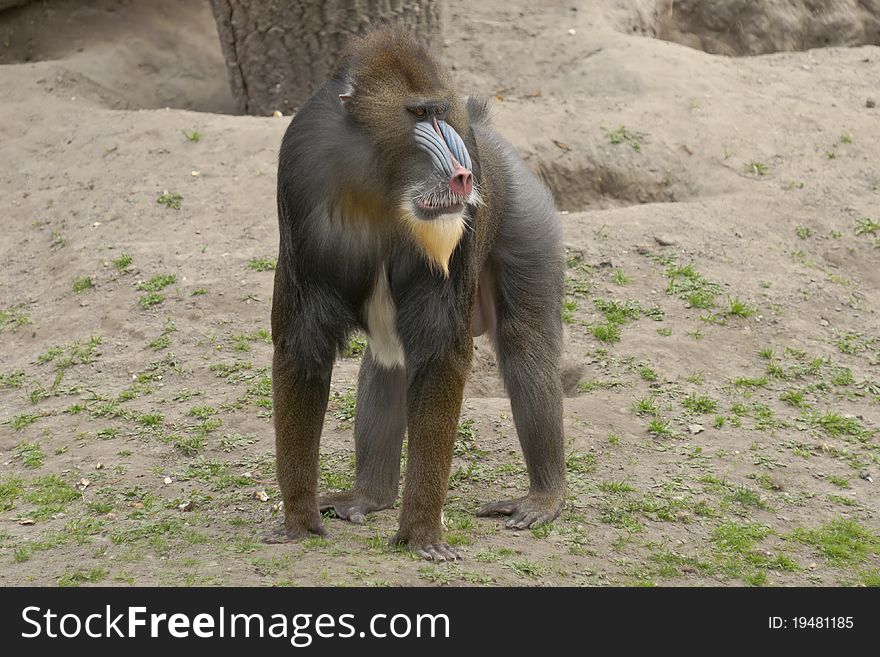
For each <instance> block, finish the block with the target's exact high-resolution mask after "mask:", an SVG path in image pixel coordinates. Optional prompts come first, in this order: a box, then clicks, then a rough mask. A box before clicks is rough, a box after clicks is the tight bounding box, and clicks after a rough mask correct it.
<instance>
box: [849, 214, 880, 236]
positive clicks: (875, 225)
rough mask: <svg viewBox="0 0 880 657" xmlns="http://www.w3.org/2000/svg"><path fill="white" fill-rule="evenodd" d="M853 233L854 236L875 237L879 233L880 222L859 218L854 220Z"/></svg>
mask: <svg viewBox="0 0 880 657" xmlns="http://www.w3.org/2000/svg"><path fill="white" fill-rule="evenodd" d="M853 231H854V232H855V234H856V235H876V234H877V233H880V221H874V220H873V219H871V218H869V217H859V218H858V219H856V225H855V228H853Z"/></svg>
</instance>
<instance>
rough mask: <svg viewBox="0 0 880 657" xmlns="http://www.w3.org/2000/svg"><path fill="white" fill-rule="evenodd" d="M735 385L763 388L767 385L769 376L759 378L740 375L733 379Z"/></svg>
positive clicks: (738, 386)
mask: <svg viewBox="0 0 880 657" xmlns="http://www.w3.org/2000/svg"><path fill="white" fill-rule="evenodd" d="M733 385H734V386H736V387H737V388H746V389H749V388H763V387H765V386H766V385H767V377H766V376H761V377H757V378H749V377H740V378H738V379H734V380H733Z"/></svg>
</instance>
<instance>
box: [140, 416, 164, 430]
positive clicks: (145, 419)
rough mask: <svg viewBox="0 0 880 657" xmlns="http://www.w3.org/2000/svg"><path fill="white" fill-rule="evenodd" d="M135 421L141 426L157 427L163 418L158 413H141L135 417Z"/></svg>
mask: <svg viewBox="0 0 880 657" xmlns="http://www.w3.org/2000/svg"><path fill="white" fill-rule="evenodd" d="M135 421H136V422H137V423H138V424H140V425H141V426H143V427H158V426H161V425H162V423H163V422H164V421H165V418H163V417H162V415H161V414H159V413H142V414H140V415H138V416H137V417H136V418H135Z"/></svg>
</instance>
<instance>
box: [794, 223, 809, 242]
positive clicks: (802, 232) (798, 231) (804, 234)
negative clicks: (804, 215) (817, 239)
mask: <svg viewBox="0 0 880 657" xmlns="http://www.w3.org/2000/svg"><path fill="white" fill-rule="evenodd" d="M794 234H795V235H797V236H798V237H799V238H801V239H802V240H805V239H809V238H810V237H812V236H813V229H812V228H810V227H809V226H795V229H794Z"/></svg>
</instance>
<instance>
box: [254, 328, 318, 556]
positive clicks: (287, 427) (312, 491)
mask: <svg viewBox="0 0 880 657" xmlns="http://www.w3.org/2000/svg"><path fill="white" fill-rule="evenodd" d="M331 370H332V366H326V367H324V368H322V369H319V370H317V371H314V370H313V371H309V370H307V369H304V368H303V367H302V366H301V364H300V363H299V360H298V358H297V355H296V354H293V353H289V352H288V351H286V350H285V349H284V347H283V346H279V345H276V347H275V353H274V356H273V358H272V395H273V398H274V405H275V451H276V464H277V472H278V485H279V487H280V488H281V497H282V499H283V500H284V528H283V531H281V532H279V533H278V534H277V535H276V536H275V537H274V540H272V538H270V539H269V540H270V542H277V541H278V540H283V539H300V538H304V537H306V536H308V535H309V534H317V535H319V536H324V535H325V534H326V531H325V529H324V525H323V524H322V523H321V514H320V512H319V511H318V498H317V489H318V447H319V444H320V439H321V428H322V426H323V424H324V413H325V412H326V410H327V399H328V397H329V395H330V374H331Z"/></svg>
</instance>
